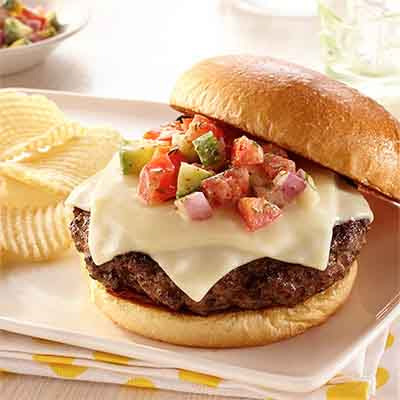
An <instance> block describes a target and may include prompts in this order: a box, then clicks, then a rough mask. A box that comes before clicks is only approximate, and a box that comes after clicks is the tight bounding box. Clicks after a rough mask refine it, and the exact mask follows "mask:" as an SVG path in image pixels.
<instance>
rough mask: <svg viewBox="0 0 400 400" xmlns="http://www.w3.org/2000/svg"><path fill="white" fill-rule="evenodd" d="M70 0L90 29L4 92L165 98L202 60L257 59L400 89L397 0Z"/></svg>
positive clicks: (7, 81) (9, 79)
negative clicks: (185, 72)
mask: <svg viewBox="0 0 400 400" xmlns="http://www.w3.org/2000/svg"><path fill="white" fill-rule="evenodd" d="M30 3H32V1H31V2H30ZM33 3H38V4H40V3H41V2H40V1H33ZM47 3H50V4H52V3H54V4H59V3H62V1H61V0H59V1H53V2H51V1H47ZM64 3H65V2H64ZM67 3H68V4H69V5H71V4H74V5H75V6H74V7H75V10H77V11H75V12H79V9H80V8H81V10H83V9H84V8H85V7H86V5H89V6H90V8H91V17H90V21H89V24H88V25H87V27H86V28H85V29H83V30H82V31H81V32H79V34H77V35H75V36H73V37H71V38H70V39H68V40H66V41H65V42H63V43H62V45H61V46H60V47H58V48H57V49H56V50H55V51H54V53H53V54H52V55H51V57H49V58H47V60H46V61H45V62H44V63H41V64H40V65H38V66H36V67H34V68H33V69H30V70H28V71H26V72H22V73H19V74H15V75H9V76H3V77H0V87H31V88H41V89H54V90H65V91H76V92H82V93H90V94H94V95H99V96H112V97H125V98H137V99H148V100H158V101H166V100H167V99H168V94H169V92H170V90H171V87H172V85H173V83H174V81H175V79H176V77H177V76H178V75H179V73H181V72H182V71H183V70H184V69H185V68H187V67H189V66H190V65H191V64H193V63H194V62H196V61H197V60H200V59H202V58H204V57H208V56H213V55H217V54H226V53H255V54H259V55H270V56H274V57H279V58H283V59H286V60H289V61H294V62H296V63H298V64H303V65H305V66H308V67H311V68H314V69H317V70H321V71H327V72H328V73H330V74H331V75H333V76H334V77H336V78H338V79H342V80H345V81H347V82H350V84H352V85H353V86H357V87H359V88H361V90H364V91H368V90H370V89H371V87H372V86H373V89H376V88H378V90H382V88H385V90H389V89H390V90H393V88H394V87H395V90H396V91H398V90H397V89H398V86H396V85H395V84H394V83H396V82H397V79H398V76H399V75H398V69H396V68H398V64H396V65H395V66H394V67H393V65H391V64H395V62H394V60H397V62H400V61H399V60H400V53H399V48H400V44H399V37H400V32H399V29H398V28H399V25H400V24H399V15H400V13H398V12H397V11H396V10H397V9H396V7H397V8H399V7H398V6H399V4H398V3H400V2H399V1H398V0H321V1H317V0H302V1H293V0H279V1H277V0H202V1H198V0H184V1H183V0H169V1H163V0H146V1H140V0H131V1H129V0H122V1H118V2H111V1H107V0H96V1H91V2H86V1H84V0H68V1H67ZM392 3H393V4H392ZM396 4H397V5H396ZM388 10H389V11H390V12H389V11H388ZM393 10H395V11H393ZM59 19H60V21H61V22H63V15H59ZM382 19H383V20H382ZM382 21H383V22H382ZM389 23H390V26H389V28H387V27H386V26H384V25H383V24H389ZM389 37H390V40H391V42H390V43H388V42H387V40H386V39H387V38H389ZM393 38H396V40H397V41H394V40H393ZM388 47H389V50H387V49H388ZM28 56H29V55H28ZM393 68H394V69H393ZM395 69H396V71H395ZM382 74H383V75H382ZM387 75H390V79H389V80H388V79H387ZM382 77H383V78H384V79H382ZM385 85H386V86H385Z"/></svg>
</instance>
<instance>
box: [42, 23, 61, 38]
mask: <svg viewBox="0 0 400 400" xmlns="http://www.w3.org/2000/svg"><path fill="white" fill-rule="evenodd" d="M38 35H39V36H40V37H41V38H42V39H48V38H50V37H53V36H55V35H57V30H56V28H54V26H49V27H48V28H46V29H43V30H42V31H39V32H38Z"/></svg>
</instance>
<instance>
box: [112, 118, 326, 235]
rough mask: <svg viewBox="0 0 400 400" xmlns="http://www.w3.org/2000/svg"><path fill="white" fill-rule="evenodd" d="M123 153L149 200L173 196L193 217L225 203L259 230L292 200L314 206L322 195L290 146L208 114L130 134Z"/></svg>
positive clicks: (124, 167)
mask: <svg viewBox="0 0 400 400" xmlns="http://www.w3.org/2000/svg"><path fill="white" fill-rule="evenodd" d="M119 157H120V164H121V173H122V174H124V175H136V176H137V177H138V186H137V193H138V197H139V199H140V200H141V201H142V202H143V203H144V204H146V205H147V206H157V205H160V204H163V203H165V202H172V201H174V204H175V207H176V209H177V212H178V213H179V214H180V215H181V216H182V218H184V219H186V220H189V221H201V220H205V219H208V218H212V217H213V210H215V209H217V208H220V207H225V208H231V209H233V210H235V211H236V213H237V215H238V216H239V217H240V218H241V219H242V221H243V223H244V225H245V227H246V228H247V229H248V230H249V231H255V230H258V229H261V228H263V227H265V226H267V225H268V224H270V223H272V222H273V221H274V220H276V219H277V218H279V217H280V216H281V215H282V213H283V212H284V209H285V207H286V206H287V205H288V204H290V203H293V202H298V203H299V204H300V205H301V206H306V207H307V206H308V207H313V206H314V205H315V204H317V203H318V201H319V195H318V191H317V188H316V187H315V184H314V182H313V180H312V177H311V176H310V175H309V174H307V173H306V172H305V171H304V170H302V169H298V168H297V167H296V164H295V162H294V161H293V160H291V159H290V158H289V155H288V153H287V152H286V151H285V150H284V149H282V148H280V147H278V146H277V145H275V144H273V143H267V142H265V141H262V140H258V139H257V140H256V139H251V138H249V137H248V136H247V135H245V134H243V133H242V132H240V133H239V132H238V131H237V130H235V129H232V128H228V127H226V126H224V127H222V126H221V125H220V124H219V123H218V122H216V121H214V120H212V119H210V118H206V117H204V116H202V115H194V116H181V117H179V118H178V119H177V120H176V121H173V122H170V123H167V124H165V125H163V126H161V127H160V128H158V129H153V130H149V131H147V132H145V133H144V135H143V138H142V139H137V140H130V141H125V142H124V143H123V144H122V145H121V148H120V151H119Z"/></svg>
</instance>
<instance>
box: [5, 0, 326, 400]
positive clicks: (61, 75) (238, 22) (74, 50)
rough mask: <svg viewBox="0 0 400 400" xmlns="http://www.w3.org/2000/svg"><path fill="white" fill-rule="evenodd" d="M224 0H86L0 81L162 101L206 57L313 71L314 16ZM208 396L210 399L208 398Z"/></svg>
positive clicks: (66, 397) (82, 386) (35, 381)
mask: <svg viewBox="0 0 400 400" xmlns="http://www.w3.org/2000/svg"><path fill="white" fill-rule="evenodd" d="M233 3H234V2H233V1H230V0H221V1H219V0H202V1H198V0H197V1H196V0H169V1H165V0H146V1H139V0H122V1H113V2H111V1H106V0H93V1H92V4H93V12H92V18H91V21H90V22H89V25H88V26H87V28H86V29H85V30H84V31H82V32H81V33H79V34H78V35H77V36H74V37H72V38H71V39H69V40H67V41H66V42H65V43H63V44H62V45H61V46H60V47H59V48H58V49H57V50H56V51H55V52H54V53H53V54H52V55H51V56H50V58H48V59H47V60H46V61H45V62H44V63H43V64H41V65H39V66H37V67H35V68H33V69H31V70H29V71H26V72H24V73H21V74H17V75H12V76H7V77H3V78H1V77H0V87H26V88H39V89H53V90H64V91H74V92H81V93H88V94H92V95H99V96H110V97H122V98H132V99H146V100H155V101H168V96H169V92H170V90H171V88H172V86H173V84H174V81H175V79H176V78H177V76H178V75H179V74H180V73H181V72H182V71H183V70H184V69H185V68H187V67H189V66H190V65H191V64H193V63H194V62H196V61H197V60H200V59H202V58H205V57H209V56H213V55H217V54H229V53H253V54H259V55H271V56H274V57H280V58H284V59H287V60H289V61H294V62H296V63H299V64H303V65H305V66H309V67H311V68H316V69H320V68H321V62H320V59H319V47H318V21H317V19H316V18H312V17H301V18H300V17H299V18H295V17H268V16H257V15H255V14H251V13H246V12H244V11H242V10H240V9H239V8H237V7H236V6H235V5H234V4H233ZM0 393H1V396H0V397H1V399H4V400H17V399H18V400H25V399H26V400H28V399H29V400H36V399H40V400H48V399H53V398H57V399H59V400H72V399H83V398H84V399H87V400H95V399H96V400H99V399H106V398H113V399H118V400H125V399H128V398H129V399H136V400H141V399H153V400H167V399H191V400H195V399H199V400H200V399H203V398H204V399H205V397H203V396H195V395H177V394H175V393H170V392H161V391H155V392H152V391H149V390H142V389H134V388H120V387H117V386H114V385H102V384H94V383H77V382H74V383H72V382H67V381H59V380H51V379H47V378H35V377H22V376H15V375H9V374H5V375H2V376H0ZM210 399H211V398H210Z"/></svg>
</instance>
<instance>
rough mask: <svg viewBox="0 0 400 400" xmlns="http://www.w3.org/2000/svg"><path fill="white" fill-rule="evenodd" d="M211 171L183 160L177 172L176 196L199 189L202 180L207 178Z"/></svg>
mask: <svg viewBox="0 0 400 400" xmlns="http://www.w3.org/2000/svg"><path fill="white" fill-rule="evenodd" d="M212 175H213V173H212V172H210V171H207V170H205V169H203V168H200V167H197V166H196V165H193V164H188V163H185V162H183V163H182V164H181V167H180V169H179V174H178V189H177V191H176V198H177V199H179V198H180V197H183V196H186V195H187V194H189V193H192V192H195V191H196V190H198V189H199V187H200V185H201V182H202V180H204V179H206V178H209V177H210V176H212Z"/></svg>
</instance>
